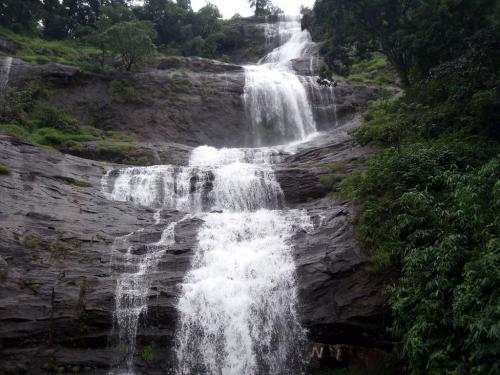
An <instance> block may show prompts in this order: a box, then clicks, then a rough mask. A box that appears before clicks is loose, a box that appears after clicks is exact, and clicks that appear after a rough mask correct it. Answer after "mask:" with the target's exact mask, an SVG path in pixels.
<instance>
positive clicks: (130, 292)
mask: <svg viewBox="0 0 500 375" xmlns="http://www.w3.org/2000/svg"><path fill="white" fill-rule="evenodd" d="M176 224H177V223H172V224H170V225H169V226H168V227H167V228H166V229H165V230H164V232H163V234H162V236H161V239H160V240H159V241H158V242H157V243H154V244H149V245H146V251H145V254H136V253H135V252H134V250H136V249H135V247H134V246H133V245H132V244H131V242H130V238H131V237H132V236H134V235H136V234H137V233H130V234H128V235H126V236H123V237H119V238H117V239H115V241H114V243H113V246H112V257H113V259H112V264H113V267H114V269H115V270H117V271H118V272H120V276H119V277H118V279H117V285H116V294H115V306H116V307H115V317H114V322H115V324H116V326H115V328H114V331H116V333H115V335H117V336H118V340H119V349H120V360H119V361H118V363H117V366H116V367H115V368H113V370H112V371H111V372H110V374H112V375H128V374H133V360H134V355H135V348H136V336H137V328H138V325H139V319H140V317H141V316H143V315H144V314H145V313H146V312H147V309H148V304H147V302H148V296H149V289H150V287H151V283H152V278H151V273H153V272H155V270H156V268H157V266H158V263H159V261H160V259H161V258H162V256H163V255H164V254H165V252H166V251H167V250H168V248H169V247H170V246H171V245H172V244H173V243H174V242H175V226H176Z"/></svg>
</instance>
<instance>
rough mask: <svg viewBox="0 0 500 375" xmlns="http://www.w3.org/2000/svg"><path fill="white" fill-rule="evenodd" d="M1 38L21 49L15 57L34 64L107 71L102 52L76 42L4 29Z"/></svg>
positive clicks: (0, 30) (0, 29) (0, 33)
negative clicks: (101, 58) (62, 65)
mask: <svg viewBox="0 0 500 375" xmlns="http://www.w3.org/2000/svg"><path fill="white" fill-rule="evenodd" d="M0 37H3V38H5V39H7V40H9V41H11V42H13V43H15V44H16V45H17V46H18V47H19V50H18V51H17V52H16V53H15V54H14V56H16V57H18V58H20V59H23V60H24V61H27V62H30V63H33V64H43V63H47V62H55V63H59V64H66V65H74V66H78V67H80V68H82V69H86V70H91V71H98V72H103V71H104V72H105V71H106V69H105V67H103V66H102V64H100V63H99V61H100V56H101V55H102V51H101V50H100V49H98V48H96V47H93V46H90V45H86V44H84V43H81V42H78V41H75V40H69V39H68V40H45V39H41V38H39V37H36V36H33V35H23V34H19V33H15V32H13V31H11V30H9V29H6V28H4V27H0Z"/></svg>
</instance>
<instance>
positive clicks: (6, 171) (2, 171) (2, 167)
mask: <svg viewBox="0 0 500 375" xmlns="http://www.w3.org/2000/svg"><path fill="white" fill-rule="evenodd" d="M2 174H3V175H8V174H10V169H9V168H7V167H6V166H5V165H3V164H0V175H2Z"/></svg>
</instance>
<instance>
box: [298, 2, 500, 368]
mask: <svg viewBox="0 0 500 375" xmlns="http://www.w3.org/2000/svg"><path fill="white" fill-rule="evenodd" d="M499 9H500V6H499V1H496V0H318V1H316V4H315V7H314V11H313V12H311V13H309V14H307V15H306V17H305V19H304V24H305V26H306V27H308V28H309V29H310V30H311V31H312V32H313V34H314V35H315V37H316V38H318V39H323V40H326V42H325V43H324V44H323V47H322V53H323V55H324V57H325V61H326V63H327V64H328V66H329V70H330V73H328V70H326V69H325V70H324V71H323V73H324V75H325V76H327V77H328V76H329V75H330V74H332V72H333V73H338V74H348V73H349V71H350V67H351V65H352V64H353V63H355V62H357V61H360V60H363V59H365V58H366V57H367V56H370V55H371V54H374V53H375V54H382V55H385V56H386V57H387V59H388V60H389V61H390V62H391V64H392V65H393V66H394V68H395V69H396V71H397V73H398V75H399V78H400V82H401V84H402V86H403V87H405V88H406V90H405V92H404V95H402V96H401V97H400V98H397V99H387V100H380V101H378V102H376V103H374V104H373V105H372V107H371V108H370V110H369V111H368V113H367V114H366V115H365V124H364V125H363V126H362V128H361V129H360V131H359V132H358V133H357V135H356V138H357V140H358V142H359V143H361V144H363V145H366V144H372V145H377V146H379V147H381V148H382V151H381V153H380V154H379V155H377V156H376V157H374V158H373V159H372V160H370V161H369V163H368V168H367V170H366V172H365V173H363V174H355V175H354V176H352V177H351V178H348V179H347V180H345V181H344V182H343V183H342V186H341V193H342V194H345V195H346V196H349V197H351V198H353V199H354V200H355V201H356V202H357V203H358V204H360V211H359V214H358V237H359V239H360V240H361V242H362V243H363V244H364V246H365V248H367V249H369V250H370V251H371V253H372V260H373V264H374V271H375V272H391V271H392V272H395V273H396V274H399V275H400V276H399V277H397V278H396V279H395V284H394V286H393V287H392V288H390V297H391V307H392V311H393V315H394V324H393V330H392V334H393V337H394V339H395V342H396V343H397V345H396V348H397V349H398V353H399V354H400V355H401V358H403V360H404V361H405V362H407V363H408V364H409V371H410V372H411V373H412V374H419V375H420V374H421V375H423V374H426V375H444V374H450V375H451V374H454V375H458V374H475V375H479V374H481V375H493V374H498V373H499V371H500V368H499V362H498V358H499V354H500V326H499V322H500V302H499V301H500V295H499V290H500V258H499V256H500V239H499V229H500V221H499V217H500V161H499V159H498V156H499V152H500V147H499V143H498V141H499V139H500V91H499V86H500V75H499V71H500V11H499ZM330 77H331V76H330Z"/></svg>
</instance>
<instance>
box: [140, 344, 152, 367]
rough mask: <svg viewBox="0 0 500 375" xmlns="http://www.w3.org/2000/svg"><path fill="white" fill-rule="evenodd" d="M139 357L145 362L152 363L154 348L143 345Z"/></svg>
mask: <svg viewBox="0 0 500 375" xmlns="http://www.w3.org/2000/svg"><path fill="white" fill-rule="evenodd" d="M141 358H142V360H143V361H144V362H146V363H153V361H154V359H155V354H154V348H153V346H151V345H148V346H145V347H144V348H143V349H142V350H141Z"/></svg>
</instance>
